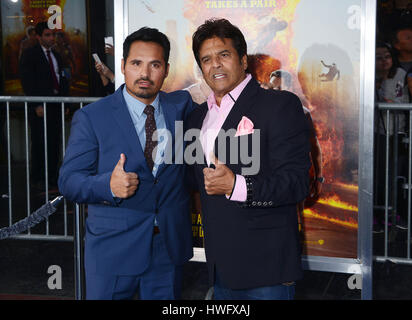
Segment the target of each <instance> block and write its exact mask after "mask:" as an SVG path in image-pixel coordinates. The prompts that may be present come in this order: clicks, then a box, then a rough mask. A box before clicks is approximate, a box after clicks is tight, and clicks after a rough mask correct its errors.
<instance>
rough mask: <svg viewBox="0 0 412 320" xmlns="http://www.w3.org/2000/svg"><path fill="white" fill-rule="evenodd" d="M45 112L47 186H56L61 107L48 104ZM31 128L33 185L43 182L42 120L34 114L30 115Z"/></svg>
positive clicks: (43, 148)
mask: <svg viewBox="0 0 412 320" xmlns="http://www.w3.org/2000/svg"><path fill="white" fill-rule="evenodd" d="M46 110H47V167H48V182H49V185H57V177H58V164H59V160H60V152H61V150H60V149H61V146H62V143H61V130H62V129H61V123H62V121H61V107H60V105H59V104H49V105H47V107H46ZM30 128H31V179H32V182H33V183H39V182H42V181H45V159H46V158H45V147H44V146H45V139H44V133H45V130H44V118H43V117H38V116H37V115H36V114H35V113H34V112H32V113H31V115H30Z"/></svg>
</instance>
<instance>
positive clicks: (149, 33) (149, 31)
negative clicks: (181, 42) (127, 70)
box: [123, 27, 170, 64]
mask: <svg viewBox="0 0 412 320" xmlns="http://www.w3.org/2000/svg"><path fill="white" fill-rule="evenodd" d="M136 41H144V42H155V43H157V44H159V45H160V46H161V47H162V48H163V58H164V60H165V63H166V64H168V62H169V55H170V42H169V39H168V38H167V36H166V35H165V34H164V33H162V32H160V31H159V30H157V29H153V28H148V27H143V28H140V29H139V30H137V31H135V32H133V33H132V34H130V35H129V36H128V37H127V38H126V40H124V42H123V59H124V62H126V61H127V58H128V57H129V52H130V47H131V46H132V44H133V43H134V42H136Z"/></svg>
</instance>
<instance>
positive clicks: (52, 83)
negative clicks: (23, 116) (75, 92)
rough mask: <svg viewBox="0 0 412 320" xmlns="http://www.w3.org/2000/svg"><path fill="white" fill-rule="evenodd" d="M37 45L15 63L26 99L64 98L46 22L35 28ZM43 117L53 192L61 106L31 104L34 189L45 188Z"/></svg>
mask: <svg viewBox="0 0 412 320" xmlns="http://www.w3.org/2000/svg"><path fill="white" fill-rule="evenodd" d="M35 30H36V34H37V39H38V42H39V43H38V44H37V45H35V46H34V47H31V48H29V49H26V50H25V51H23V53H22V56H21V58H20V61H19V72H20V80H21V83H22V86H23V91H24V94H25V95H26V96H46V97H47V96H49V97H56V96H67V95H68V94H69V86H68V80H67V78H66V77H65V74H64V72H63V64H62V58H61V56H60V55H59V54H58V53H57V52H56V51H54V50H53V47H54V45H55V33H54V31H53V30H51V29H49V27H48V25H47V22H40V23H38V24H37V25H36V27H35ZM45 114H46V116H47V160H48V161H47V164H48V184H49V187H50V188H51V189H55V188H57V174H58V173H57V170H58V162H59V159H60V145H61V141H60V137H61V123H62V122H61V105H60V104H53V103H50V104H47V110H44V108H43V105H42V104H31V105H30V110H29V122H30V128H31V175H32V180H31V183H32V184H33V186H34V187H35V188H38V189H43V190H44V187H45V162H46V161H45V147H44V134H45V130H44V116H45Z"/></svg>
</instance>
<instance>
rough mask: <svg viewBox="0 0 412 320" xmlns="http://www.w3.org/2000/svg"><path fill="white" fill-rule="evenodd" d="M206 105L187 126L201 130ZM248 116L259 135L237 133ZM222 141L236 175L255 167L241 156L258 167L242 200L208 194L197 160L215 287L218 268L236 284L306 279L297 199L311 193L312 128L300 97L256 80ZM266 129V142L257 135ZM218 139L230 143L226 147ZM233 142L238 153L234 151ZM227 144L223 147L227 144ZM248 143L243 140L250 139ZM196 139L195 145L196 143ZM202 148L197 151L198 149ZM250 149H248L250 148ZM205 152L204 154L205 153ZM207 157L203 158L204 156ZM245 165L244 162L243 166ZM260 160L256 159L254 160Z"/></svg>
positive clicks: (221, 156) (220, 153) (260, 284)
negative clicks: (242, 120)
mask: <svg viewBox="0 0 412 320" xmlns="http://www.w3.org/2000/svg"><path fill="white" fill-rule="evenodd" d="M207 110H208V108H207V105H206V103H204V104H202V105H200V106H199V107H198V108H196V109H195V111H193V112H192V114H191V115H190V117H189V121H188V124H187V126H188V128H199V129H200V128H201V127H202V124H203V120H204V118H205V116H206V113H207ZM243 116H245V117H247V118H248V119H250V120H251V121H252V122H253V124H254V129H255V133H253V134H249V135H244V136H241V137H237V138H235V137H234V133H235V132H236V129H237V126H238V124H239V122H240V121H241V119H242V117H243ZM222 129H223V130H224V131H226V132H227V131H228V130H232V134H228V135H226V136H225V135H224V132H221V133H220V134H219V135H218V138H217V139H216V142H215V154H216V156H217V157H218V159H219V160H220V161H222V162H223V159H224V158H225V161H224V162H225V163H226V165H227V166H228V167H229V169H231V170H232V171H233V172H234V173H235V174H242V168H247V167H251V165H247V164H246V163H245V162H246V161H242V160H241V159H242V144H240V143H239V141H242V140H243V141H244V142H245V141H247V143H248V148H247V150H245V149H243V160H245V154H249V155H252V154H253V153H252V151H253V144H254V143H259V145H258V146H256V145H255V146H254V147H255V148H256V147H258V148H256V149H255V155H254V156H255V159H254V160H255V161H258V164H259V170H258V171H257V172H255V173H253V174H250V175H244V176H246V183H247V193H248V196H247V201H246V202H235V201H231V200H228V199H227V198H226V197H225V196H224V195H219V196H216V195H214V196H210V195H207V193H206V191H205V187H204V176H203V168H205V166H206V165H205V164H199V163H197V164H194V165H193V166H192V167H191V170H193V172H194V177H195V180H196V181H197V184H198V188H199V191H200V198H201V205H202V215H203V216H202V222H203V227H204V234H205V252H206V259H207V263H208V269H209V274H210V282H211V284H213V281H214V272H215V268H216V270H217V272H218V273H219V278H220V279H221V281H222V283H223V284H224V285H225V286H226V287H228V288H232V289H248V288H255V287H263V286H270V285H276V284H280V283H283V282H287V281H293V280H297V279H299V278H301V277H302V266H301V256H300V254H301V250H300V240H299V234H298V224H297V210H296V204H297V203H298V202H300V201H301V200H303V199H304V198H305V197H306V196H307V194H308V188H309V174H308V173H309V167H310V160H309V130H308V126H307V123H306V120H305V116H304V114H303V109H302V105H301V103H300V100H299V98H298V97H297V96H296V95H294V94H293V93H290V92H287V91H274V90H264V89H262V88H260V86H259V84H258V83H257V82H256V80H254V79H252V80H250V82H249V83H248V84H247V86H246V87H245V89H244V90H243V91H242V93H241V95H240V96H239V98H238V100H237V101H236V103H235V104H234V106H233V108H232V110H231V111H230V113H229V115H228V117H227V119H226V121H225V122H224V124H223V126H222ZM256 129H259V130H260V140H259V141H257V140H254V138H256V137H255V135H256V134H258V133H257V130H256ZM219 140H220V142H222V140H226V148H223V149H221V150H219V146H218V145H219ZM230 140H233V141H232V142H230ZM231 143H232V144H233V143H234V145H238V147H239V148H238V151H234V150H236V149H233V147H232V152H230V148H229V146H230V145H231ZM222 145H223V146H224V144H222ZM243 146H244V144H243ZM191 147H192V146H191V143H189V146H188V148H191ZM198 151H199V148H197V149H196V151H195V152H198ZM245 151H247V153H245ZM201 152H203V151H202V150H201ZM200 158H201V157H199V159H200ZM242 162H243V163H242ZM255 165H256V163H255Z"/></svg>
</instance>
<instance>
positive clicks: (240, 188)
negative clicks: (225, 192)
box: [226, 174, 247, 202]
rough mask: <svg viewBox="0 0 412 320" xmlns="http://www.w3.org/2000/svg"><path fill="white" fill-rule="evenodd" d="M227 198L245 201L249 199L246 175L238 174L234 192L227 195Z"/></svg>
mask: <svg viewBox="0 0 412 320" xmlns="http://www.w3.org/2000/svg"><path fill="white" fill-rule="evenodd" d="M226 198H227V199H230V200H231V201H239V202H245V201H246V199H247V188H246V180H245V177H244V176H241V175H239V174H237V175H236V183H235V187H234V188H233V192H232V195H231V196H229V197H228V196H226Z"/></svg>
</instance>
